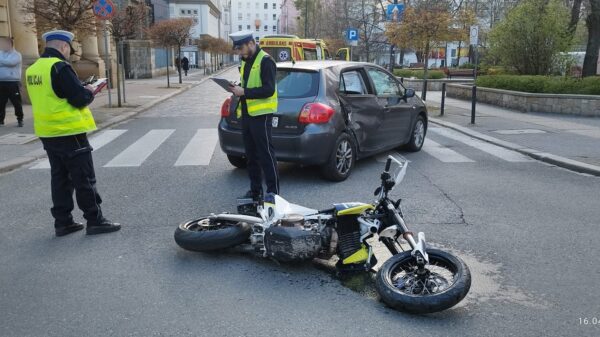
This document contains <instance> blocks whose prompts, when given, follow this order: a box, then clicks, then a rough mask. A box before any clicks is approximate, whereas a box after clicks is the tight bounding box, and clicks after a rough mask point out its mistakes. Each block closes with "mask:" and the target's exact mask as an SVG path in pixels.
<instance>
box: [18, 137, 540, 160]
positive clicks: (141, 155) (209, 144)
mask: <svg viewBox="0 0 600 337" xmlns="http://www.w3.org/2000/svg"><path fill="white" fill-rule="evenodd" d="M127 131H128V130H121V129H110V130H105V131H101V132H99V133H98V134H96V135H93V136H91V137H90V145H92V147H93V148H94V150H99V149H101V148H102V147H104V146H106V145H108V144H110V143H111V142H112V141H114V140H115V139H117V138H119V137H120V136H122V135H123V134H125V133H126V132H127ZM428 131H431V133H433V134H436V135H438V136H441V137H443V138H448V139H451V140H455V141H457V142H460V143H463V144H466V145H468V146H470V147H473V148H475V149H477V150H480V151H483V152H486V153H488V154H490V155H492V156H494V157H496V158H499V159H501V160H504V161H507V162H528V161H531V159H529V158H527V157H525V156H523V155H521V154H519V153H517V152H515V151H511V150H508V149H505V148H503V147H500V146H497V145H493V144H491V143H487V142H484V141H481V140H477V139H475V138H472V137H469V136H466V135H463V134H462V133H459V132H456V131H454V130H448V129H445V128H439V127H431V128H429V130H428ZM174 132H175V130H174V129H154V130H150V131H148V132H147V133H146V134H144V135H143V136H142V137H141V138H139V139H137V140H136V141H135V142H134V143H133V144H130V145H129V146H128V147H127V148H125V149H124V150H123V151H121V152H120V153H119V154H117V155H116V156H115V157H114V158H113V159H111V160H110V161H109V162H108V163H106V164H105V165H104V167H111V168H114V167H139V166H141V165H142V164H143V163H144V162H145V161H146V160H147V159H148V158H149V157H150V156H151V155H152V154H153V153H154V152H155V151H156V150H158V148H159V147H160V146H161V145H162V144H163V143H164V142H165V141H167V139H169V137H171V135H173V133H174ZM218 142H219V137H218V133H217V130H216V129H215V128H211V129H198V130H196V133H195V134H194V135H193V136H192V138H191V139H190V140H189V141H188V143H187V144H186V146H185V147H184V148H183V150H182V152H181V153H180V154H179V157H178V158H177V160H176V161H175V163H174V166H176V167H182V166H208V165H209V164H210V162H211V159H212V157H213V155H214V151H215V148H216V147H217V143H218ZM422 150H423V152H425V153H427V154H429V155H431V156H432V157H434V158H436V159H437V160H439V161H441V162H444V163H474V162H475V161H474V160H473V159H471V158H469V157H467V156H465V155H462V154H460V153H458V152H456V151H454V150H453V149H450V148H448V147H447V146H444V145H442V144H439V143H437V142H435V141H433V140H432V139H431V138H430V137H428V138H426V139H425V143H424V144H423V149H422ZM388 155H393V156H395V157H396V158H399V159H400V160H401V161H408V160H407V159H406V158H404V157H403V156H402V155H400V153H398V152H396V151H392V152H388V153H385V154H381V155H378V156H376V157H375V160H377V161H385V160H386V159H387V156H388ZM49 168H50V163H49V162H48V159H43V160H39V161H37V162H36V163H35V164H34V165H33V166H31V167H30V169H32V170H38V169H49Z"/></svg>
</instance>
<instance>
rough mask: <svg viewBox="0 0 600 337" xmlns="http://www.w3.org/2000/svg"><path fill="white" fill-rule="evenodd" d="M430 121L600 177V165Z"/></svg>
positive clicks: (437, 121) (441, 122)
mask: <svg viewBox="0 0 600 337" xmlns="http://www.w3.org/2000/svg"><path fill="white" fill-rule="evenodd" d="M429 121H430V122H432V123H434V124H437V125H439V126H443V127H446V128H449V129H453V130H455V131H458V132H460V133H463V134H465V135H467V136H471V137H473V138H477V139H479V140H483V141H486V142H488V143H491V144H494V145H497V146H501V147H504V148H506V149H509V150H513V151H516V152H519V153H521V154H524V155H526V156H529V157H531V158H533V159H535V160H539V161H542V162H545V163H548V164H552V165H556V166H559V167H562V168H565V169H568V170H571V171H575V172H579V173H586V174H590V175H593V176H597V177H600V166H596V165H591V164H587V163H583V162H580V161H577V160H573V159H569V158H565V157H561V156H558V155H555V154H552V153H548V152H542V151H538V150H535V149H532V148H528V147H525V146H521V145H518V144H515V143H511V142H507V141H504V140H501V139H498V138H494V137H491V136H488V135H485V134H483V133H480V132H477V131H473V130H470V129H468V128H466V127H463V126H460V125H458V124H454V123H451V122H446V121H442V120H440V119H437V118H432V117H429Z"/></svg>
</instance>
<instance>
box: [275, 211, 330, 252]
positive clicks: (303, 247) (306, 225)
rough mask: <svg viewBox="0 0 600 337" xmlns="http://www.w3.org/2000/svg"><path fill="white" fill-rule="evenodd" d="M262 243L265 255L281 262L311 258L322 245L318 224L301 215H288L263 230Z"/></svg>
mask: <svg viewBox="0 0 600 337" xmlns="http://www.w3.org/2000/svg"><path fill="white" fill-rule="evenodd" d="M264 244H265V249H266V254H267V256H271V257H273V258H274V259H275V260H278V261H281V262H294V261H305V260H311V259H313V258H315V257H317V255H318V254H319V252H320V251H321V248H322V247H323V245H322V236H321V233H319V226H318V224H317V223H314V222H309V221H305V220H304V217H303V216H301V215H288V216H286V217H285V218H283V219H281V220H280V221H278V222H277V223H276V224H274V225H273V226H271V227H269V228H268V229H267V230H265V237H264Z"/></svg>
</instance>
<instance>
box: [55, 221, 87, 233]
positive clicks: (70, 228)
mask: <svg viewBox="0 0 600 337" xmlns="http://www.w3.org/2000/svg"><path fill="white" fill-rule="evenodd" d="M82 229H83V224H81V223H79V222H73V223H72V224H70V225H66V226H58V227H55V228H54V231H55V233H56V236H65V235H68V234H71V233H74V232H77V231H80V230H82Z"/></svg>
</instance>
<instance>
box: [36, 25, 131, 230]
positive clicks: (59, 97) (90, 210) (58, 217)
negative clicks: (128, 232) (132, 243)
mask: <svg viewBox="0 0 600 337" xmlns="http://www.w3.org/2000/svg"><path fill="white" fill-rule="evenodd" d="M73 37H74V36H73V34H72V33H71V32H67V31H63V30H55V31H50V32H47V33H45V34H43V35H42V38H43V39H44V41H45V42H46V49H45V50H44V53H43V54H42V56H41V57H40V58H39V59H38V60H37V61H36V62H35V63H34V64H32V65H31V66H30V67H29V68H28V69H27V73H26V81H27V91H28V93H29V97H30V99H31V105H32V108H33V128H34V131H35V134H36V135H37V136H38V137H40V139H41V141H42V144H43V145H44V149H45V150H46V153H47V154H48V160H49V161H50V169H51V176H52V180H51V189H52V203H53V207H52V209H51V212H52V216H53V217H54V228H55V234H56V236H64V235H67V234H70V233H73V232H76V231H79V230H81V229H83V225H82V224H80V223H77V222H75V221H73V216H72V215H71V212H72V211H73V208H74V205H73V191H75V195H76V198H77V205H78V206H79V208H80V209H81V210H82V211H83V216H84V218H85V219H86V220H87V228H86V234H88V235H91V234H101V233H109V232H114V231H117V230H119V229H120V228H121V226H120V225H119V224H117V223H112V222H110V221H108V220H107V219H106V218H105V217H104V216H103V214H102V210H101V209H100V204H101V203H102V199H101V198H100V195H99V194H98V191H97V190H96V176H95V172H94V164H93V162H92V147H91V146H90V143H89V142H88V139H87V135H86V133H87V132H90V131H93V130H96V123H95V121H94V117H93V116H92V112H91V111H90V109H89V108H88V107H87V106H88V105H89V104H90V103H91V102H92V101H93V100H94V91H95V88H94V87H92V86H90V85H87V86H83V85H82V84H81V82H80V81H79V79H78V78H77V75H76V74H75V71H74V70H73V68H71V65H70V64H69V62H68V61H67V58H68V57H69V55H71V54H73V53H74V50H73V47H72V46H71V42H72V41H73Z"/></svg>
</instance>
